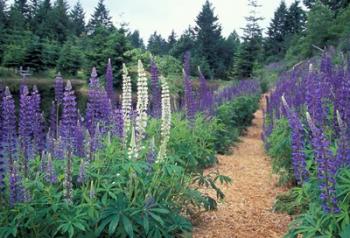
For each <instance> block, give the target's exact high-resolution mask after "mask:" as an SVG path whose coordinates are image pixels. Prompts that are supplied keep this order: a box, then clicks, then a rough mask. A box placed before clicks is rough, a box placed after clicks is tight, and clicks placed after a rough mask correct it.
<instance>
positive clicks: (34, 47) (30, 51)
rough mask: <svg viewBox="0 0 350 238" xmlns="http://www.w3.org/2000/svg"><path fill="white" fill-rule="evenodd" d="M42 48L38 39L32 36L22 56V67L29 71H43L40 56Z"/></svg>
mask: <svg viewBox="0 0 350 238" xmlns="http://www.w3.org/2000/svg"><path fill="white" fill-rule="evenodd" d="M42 52H43V46H42V43H41V42H40V38H39V37H37V36H34V37H33V38H32V40H31V42H30V43H29V45H28V48H27V51H26V54H25V56H24V62H23V64H24V66H25V67H30V68H31V70H33V71H35V72H39V71H42V70H44V69H45V62H44V57H43V55H42Z"/></svg>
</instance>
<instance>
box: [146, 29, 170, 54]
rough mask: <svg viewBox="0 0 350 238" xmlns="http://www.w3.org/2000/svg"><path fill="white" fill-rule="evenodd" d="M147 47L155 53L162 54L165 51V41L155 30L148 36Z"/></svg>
mask: <svg viewBox="0 0 350 238" xmlns="http://www.w3.org/2000/svg"><path fill="white" fill-rule="evenodd" d="M147 49H148V50H149V51H150V52H151V53H152V54H155V55H164V54H166V53H167V42H166V40H165V39H164V38H163V37H162V36H161V35H160V34H158V33H157V32H156V31H155V32H154V33H153V34H152V35H151V36H150V37H149V39H148V44H147Z"/></svg>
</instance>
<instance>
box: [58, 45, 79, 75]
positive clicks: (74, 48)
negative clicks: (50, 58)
mask: <svg viewBox="0 0 350 238" xmlns="http://www.w3.org/2000/svg"><path fill="white" fill-rule="evenodd" d="M82 65H83V55H82V51H81V49H80V48H79V47H78V44H77V40H76V39H74V38H72V39H69V40H67V41H66V42H65V44H64V45H63V47H62V50H61V52H60V54H59V58H58V62H57V70H58V71H60V72H61V73H63V74H68V75H73V76H75V75H76V74H77V73H78V70H79V69H81V67H82Z"/></svg>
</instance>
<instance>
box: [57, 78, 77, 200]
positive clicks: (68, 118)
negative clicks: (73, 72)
mask: <svg viewBox="0 0 350 238" xmlns="http://www.w3.org/2000/svg"><path fill="white" fill-rule="evenodd" d="M77 117H78V114H77V108H76V101H75V94H74V91H73V88H72V85H71V83H70V81H68V82H67V85H66V88H65V92H64V97H63V112H62V125H61V126H62V129H61V134H62V139H63V142H64V146H65V148H66V149H67V163H66V170H65V175H64V183H63V185H64V197H65V200H66V202H67V203H69V204H72V202H73V201H72V200H73V184H72V174H73V165H72V164H73V163H72V149H73V146H72V143H73V142H74V131H75V130H74V129H75V127H76V125H77V119H78V118H77Z"/></svg>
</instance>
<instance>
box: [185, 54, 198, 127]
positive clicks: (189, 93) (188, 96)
mask: <svg viewBox="0 0 350 238" xmlns="http://www.w3.org/2000/svg"><path fill="white" fill-rule="evenodd" d="M190 60H191V54H190V52H189V51H187V52H186V53H185V55H184V70H183V74H184V91H185V95H184V97H185V99H184V103H185V110H186V111H185V112H186V118H187V120H188V121H189V122H190V125H192V124H193V122H194V119H195V114H196V108H195V102H194V95H193V89H192V81H191V70H190V68H191V66H190Z"/></svg>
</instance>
